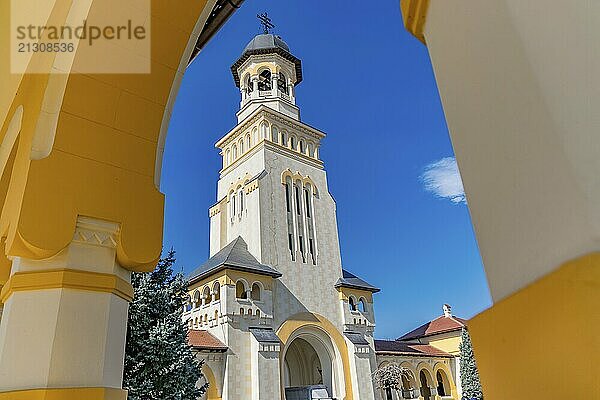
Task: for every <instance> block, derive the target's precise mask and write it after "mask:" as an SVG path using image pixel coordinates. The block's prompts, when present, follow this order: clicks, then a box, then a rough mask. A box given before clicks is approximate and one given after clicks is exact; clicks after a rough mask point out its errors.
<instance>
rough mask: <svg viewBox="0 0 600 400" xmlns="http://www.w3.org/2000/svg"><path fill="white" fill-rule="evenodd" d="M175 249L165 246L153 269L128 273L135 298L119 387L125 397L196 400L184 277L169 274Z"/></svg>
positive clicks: (198, 391) (196, 365)
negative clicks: (126, 392)
mask: <svg viewBox="0 0 600 400" xmlns="http://www.w3.org/2000/svg"><path fill="white" fill-rule="evenodd" d="M174 263H175V252H174V251H173V250H171V251H169V253H168V254H167V256H166V257H165V258H163V259H161V260H160V261H159V262H158V265H157V266H156V269H155V270H154V271H153V272H149V273H133V274H132V278H131V281H132V285H133V288H134V293H135V295H134V299H133V301H132V302H131V305H130V307H129V323H128V326H127V344H126V348H125V370H124V374H123V375H124V376H123V387H124V388H125V389H127V390H129V396H128V399H129V400H147V399H176V400H196V399H198V397H199V396H200V395H202V394H203V393H204V392H205V391H206V389H207V385H204V386H203V387H200V388H197V387H196V382H197V381H198V379H199V378H200V377H201V376H202V372H201V366H202V363H201V362H199V361H198V360H197V359H196V357H195V355H194V354H193V352H192V348H191V347H190V346H189V345H188V343H187V334H188V329H187V325H186V324H185V323H184V322H183V321H182V319H181V316H182V313H183V307H184V304H185V302H186V298H187V281H186V280H185V279H184V277H183V275H182V274H181V273H177V274H174V273H173V264H174Z"/></svg>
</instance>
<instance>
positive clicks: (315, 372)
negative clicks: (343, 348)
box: [284, 338, 331, 387]
mask: <svg viewBox="0 0 600 400" xmlns="http://www.w3.org/2000/svg"><path fill="white" fill-rule="evenodd" d="M322 357H323V355H321V357H319V355H318V354H317V352H316V350H315V349H314V347H312V346H311V344H310V343H308V342H307V341H306V340H304V339H302V338H298V339H296V340H294V341H293V342H292V344H291V345H290V347H289V348H288V351H287V352H286V357H285V360H284V362H285V376H284V378H285V380H284V382H285V386H286V387H290V386H308V385H320V384H324V381H325V380H331V378H330V377H329V376H328V377H327V378H326V379H325V378H324V376H323V372H324V371H323V366H322V364H321V358H322ZM324 362H325V363H326V364H330V363H331V360H330V359H329V356H328V355H327V354H325V360H324ZM329 372H331V371H329Z"/></svg>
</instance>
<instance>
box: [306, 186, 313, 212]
mask: <svg viewBox="0 0 600 400" xmlns="http://www.w3.org/2000/svg"><path fill="white" fill-rule="evenodd" d="M304 201H305V203H306V216H307V217H308V218H311V215H312V214H311V211H310V194H309V193H308V190H306V189H304Z"/></svg>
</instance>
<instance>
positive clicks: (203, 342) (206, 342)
mask: <svg viewBox="0 0 600 400" xmlns="http://www.w3.org/2000/svg"><path fill="white" fill-rule="evenodd" d="M188 343H189V344H190V346H192V347H194V348H196V349H200V350H212V351H226V350H227V346H225V345H224V344H223V342H221V341H220V340H219V339H217V338H216V337H214V336H213V335H212V334H210V333H209V332H208V331H201V330H196V329H190V330H189V331H188Z"/></svg>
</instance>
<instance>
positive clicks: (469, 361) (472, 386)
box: [460, 329, 483, 400]
mask: <svg viewBox="0 0 600 400" xmlns="http://www.w3.org/2000/svg"><path fill="white" fill-rule="evenodd" d="M460 380H461V386H462V398H463V399H468V400H472V399H477V400H481V399H483V392H482V390H481V382H480V381H479V371H478V370H477V364H476V362H475V354H473V345H472V344H471V336H469V332H468V331H467V330H466V329H463V330H462V341H461V344H460Z"/></svg>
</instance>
